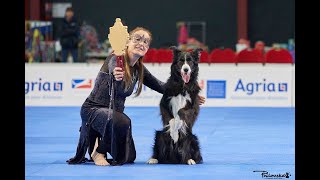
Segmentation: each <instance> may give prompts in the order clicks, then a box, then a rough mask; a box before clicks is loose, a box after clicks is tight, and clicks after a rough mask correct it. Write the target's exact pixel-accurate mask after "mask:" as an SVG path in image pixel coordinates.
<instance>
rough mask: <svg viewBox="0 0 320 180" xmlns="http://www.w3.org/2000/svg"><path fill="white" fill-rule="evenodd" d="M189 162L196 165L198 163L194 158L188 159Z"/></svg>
mask: <svg viewBox="0 0 320 180" xmlns="http://www.w3.org/2000/svg"><path fill="white" fill-rule="evenodd" d="M188 164H189V165H194V164H196V162H195V161H194V160H193V159H189V160H188Z"/></svg>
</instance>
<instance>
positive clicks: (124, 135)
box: [67, 55, 164, 165]
mask: <svg viewBox="0 0 320 180" xmlns="http://www.w3.org/2000/svg"><path fill="white" fill-rule="evenodd" d="M115 66H116V56H114V55H111V56H109V57H108V58H107V59H106V60H105V62H104V64H103V65H102V67H101V69H100V71H99V73H98V75H97V78H96V81H95V85H94V88H93V90H92V91H91V93H90V95H89V96H88V98H87V99H86V100H85V102H84V103H83V105H82V107H81V112H80V115H81V119H82V125H81V127H80V138H79V142H78V147H77V152H76V155H75V156H74V157H73V158H71V159H69V160H67V162H68V163H69V164H79V163H83V162H86V161H87V159H86V158H85V154H86V152H87V150H88V151H89V154H91V153H92V151H93V148H94V144H95V140H96V138H97V137H98V138H99V139H100V140H99V143H98V144H99V146H98V148H97V152H98V153H101V154H105V155H107V152H108V153H109V154H110V155H111V156H112V159H107V161H108V162H109V163H110V164H111V165H122V164H125V163H133V162H134V160H135V158H136V150H135V145H134V141H133V138H132V130H131V129H132V126H131V120H130V118H129V117H128V116H127V115H126V114H124V113H123V111H124V103H125V101H126V97H128V96H130V95H131V94H132V92H133V89H134V86H135V84H136V82H137V80H138V67H137V66H138V65H137V64H136V65H134V66H133V67H130V68H131V69H130V70H131V72H132V73H133V74H132V77H133V78H132V85H131V86H130V87H129V89H128V90H125V84H124V81H115V79H114V76H113V74H112V72H113V69H114V68H115ZM143 84H144V85H146V86H148V87H149V88H151V89H153V90H155V91H157V92H159V93H161V94H163V92H164V83H163V82H161V81H159V80H158V79H156V78H155V77H154V76H153V75H152V74H151V73H150V72H149V71H148V70H147V68H145V67H144V79H143ZM112 86H113V87H112ZM113 89H114V91H112V90H113ZM113 93H114V94H113ZM112 97H113V99H114V100H113V101H112V100H111V101H110V99H111V98H112ZM109 107H110V108H109ZM108 116H109V117H110V118H108ZM91 161H92V160H91Z"/></svg>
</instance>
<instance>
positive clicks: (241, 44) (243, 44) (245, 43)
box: [236, 38, 250, 53]
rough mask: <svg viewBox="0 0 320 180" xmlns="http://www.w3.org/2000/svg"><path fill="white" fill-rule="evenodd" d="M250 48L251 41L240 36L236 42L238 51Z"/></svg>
mask: <svg viewBox="0 0 320 180" xmlns="http://www.w3.org/2000/svg"><path fill="white" fill-rule="evenodd" d="M248 48H250V41H249V40H247V39H245V38H240V39H239V40H238V43H237V44H236V50H237V53H238V52H240V51H242V50H244V49H248Z"/></svg>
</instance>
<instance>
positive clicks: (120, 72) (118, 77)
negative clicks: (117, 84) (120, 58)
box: [113, 67, 124, 81]
mask: <svg viewBox="0 0 320 180" xmlns="http://www.w3.org/2000/svg"><path fill="white" fill-rule="evenodd" d="M113 76H114V78H115V79H116V81H121V80H122V79H123V76H124V71H123V70H122V68H121V67H115V68H114V69H113Z"/></svg>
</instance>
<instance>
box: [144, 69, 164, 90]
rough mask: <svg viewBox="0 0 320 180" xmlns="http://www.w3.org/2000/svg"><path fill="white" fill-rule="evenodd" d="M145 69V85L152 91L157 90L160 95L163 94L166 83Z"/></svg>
mask: <svg viewBox="0 0 320 180" xmlns="http://www.w3.org/2000/svg"><path fill="white" fill-rule="evenodd" d="M143 68H144V71H143V72H144V74H143V84H144V85H146V86H148V87H149V88H151V89H152V90H155V91H157V92H158V93H161V94H163V92H164V85H165V83H164V82H162V81H160V80H159V79H157V78H156V77H154V76H153V75H152V74H151V73H150V72H149V70H148V69H147V68H146V67H145V66H144V67H143Z"/></svg>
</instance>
